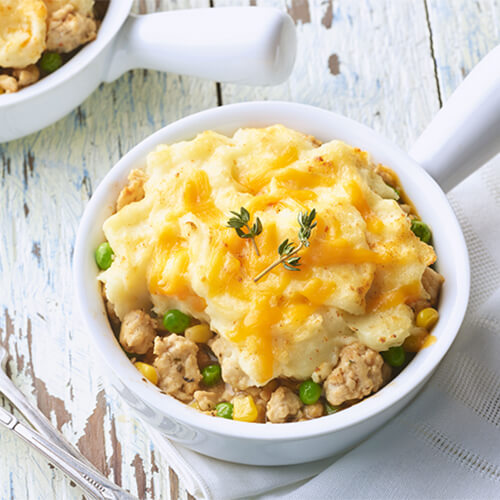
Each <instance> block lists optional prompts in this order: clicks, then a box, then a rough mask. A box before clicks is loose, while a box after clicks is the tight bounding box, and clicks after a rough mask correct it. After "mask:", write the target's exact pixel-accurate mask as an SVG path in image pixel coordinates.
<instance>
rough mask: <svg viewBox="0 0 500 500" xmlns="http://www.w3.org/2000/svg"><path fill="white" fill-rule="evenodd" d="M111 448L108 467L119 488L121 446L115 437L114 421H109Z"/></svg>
mask: <svg viewBox="0 0 500 500" xmlns="http://www.w3.org/2000/svg"><path fill="white" fill-rule="evenodd" d="M110 437H111V448H112V449H113V454H112V455H111V458H110V467H111V470H112V471H113V479H114V481H115V483H116V484H118V485H119V486H121V485H122V460H123V456H122V445H121V444H120V441H118V438H117V436H116V422H115V419H114V418H112V419H111V431H110Z"/></svg>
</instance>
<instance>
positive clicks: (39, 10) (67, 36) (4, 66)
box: [0, 0, 97, 94]
mask: <svg viewBox="0 0 500 500" xmlns="http://www.w3.org/2000/svg"><path fill="white" fill-rule="evenodd" d="M93 9H94V0H0V94H2V93H12V92H16V91H18V90H19V89H20V88H23V87H26V86H28V85H31V84H32V83H35V82H36V81H37V80H38V79H39V78H40V76H42V77H43V76H45V75H47V74H49V73H52V72H53V71H55V70H56V69H57V68H58V67H59V66H61V64H63V63H64V62H65V61H66V60H67V59H68V58H69V57H71V53H72V52H73V51H74V50H76V49H78V48H79V47H81V46H82V45H84V44H85V43H87V42H89V41H91V40H94V39H95V37H96V32H97V21H96V19H95V16H94V12H93ZM61 54H63V56H61Z"/></svg>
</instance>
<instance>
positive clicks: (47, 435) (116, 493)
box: [0, 370, 135, 500]
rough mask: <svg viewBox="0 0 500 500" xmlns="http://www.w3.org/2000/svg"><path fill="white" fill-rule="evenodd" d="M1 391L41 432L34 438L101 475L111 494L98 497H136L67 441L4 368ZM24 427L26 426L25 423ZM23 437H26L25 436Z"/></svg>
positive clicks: (100, 480)
mask: <svg viewBox="0 0 500 500" xmlns="http://www.w3.org/2000/svg"><path fill="white" fill-rule="evenodd" d="M0 393H2V394H3V395H4V396H5V397H7V399H9V400H10V402H11V403H12V404H13V405H14V406H15V407H16V408H17V409H18V410H19V411H20V412H21V413H22V414H23V415H24V417H25V418H26V420H27V421H28V422H29V423H30V424H31V425H32V426H33V427H34V428H35V429H36V430H37V431H38V432H39V434H36V433H35V434H36V436H37V438H36V439H35V438H34V439H35V440H37V442H38V441H39V440H40V439H42V440H44V441H45V442H46V443H51V445H53V446H55V447H57V448H58V449H59V450H61V452H64V453H65V454H66V455H68V456H70V457H71V458H72V459H73V460H76V461H78V462H79V463H81V464H82V466H84V467H86V468H87V469H88V470H89V471H91V472H92V475H90V477H94V476H96V475H98V476H99V482H100V484H102V486H103V487H104V488H105V489H106V490H107V491H108V492H109V496H107V497H102V494H101V496H100V497H98V498H116V499H124V500H125V499H134V498H135V497H133V496H132V495H130V494H129V493H127V492H126V491H125V490H123V489H122V488H120V487H119V486H117V485H116V484H114V483H113V482H112V481H110V480H109V479H108V478H106V477H105V476H103V475H102V474H101V473H100V472H99V471H98V470H97V469H96V468H95V467H94V466H93V465H92V464H91V463H90V462H89V461H88V460H87V458H86V457H85V456H84V455H82V454H81V453H80V452H79V451H78V450H77V449H76V448H74V447H73V446H72V445H71V444H70V443H69V442H68V441H66V439H65V438H64V437H63V435H62V434H61V433H60V432H59V431H58V430H57V429H56V428H55V427H53V425H52V424H51V423H50V421H49V420H48V419H47V418H46V417H45V415H44V414H43V413H42V412H41V411H40V410H39V408H38V407H35V406H32V405H31V404H30V403H29V401H28V400H27V399H26V396H25V395H24V394H23V393H22V392H21V391H20V390H19V389H18V388H17V387H16V386H15V385H14V383H13V382H12V380H11V379H10V378H9V377H8V376H7V374H6V373H5V372H4V371H3V370H0ZM0 409H1V408H0ZM0 422H1V419H0ZM2 423H3V422H2ZM19 425H21V424H19ZM23 427H26V426H24V425H23ZM26 429H27V430H28V431H31V429H29V428H28V427H26ZM31 432H33V431H31ZM22 437H23V436H22ZM23 439H25V438H24V437H23ZM25 440H26V439H25ZM44 454H45V453H44ZM45 455H46V454H45ZM46 456H47V455H46ZM63 470H64V469H63ZM68 475H69V474H68ZM88 475H89V474H88ZM75 482H76V480H75ZM82 487H83V486H82Z"/></svg>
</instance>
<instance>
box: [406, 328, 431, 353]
mask: <svg viewBox="0 0 500 500" xmlns="http://www.w3.org/2000/svg"><path fill="white" fill-rule="evenodd" d="M428 336H429V332H428V331H427V330H426V329H425V328H413V331H412V332H411V334H410V336H409V337H406V339H405V341H404V342H403V349H404V350H405V351H406V352H418V351H420V349H421V348H422V345H423V344H424V342H425V339H426V338H427V337H428Z"/></svg>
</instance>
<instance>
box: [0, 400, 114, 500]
mask: <svg viewBox="0 0 500 500" xmlns="http://www.w3.org/2000/svg"><path fill="white" fill-rule="evenodd" d="M0 423H1V424H3V425H4V426H5V427H7V428H8V429H10V430H12V431H14V432H15V433H16V434H17V435H18V436H19V437H21V438H22V439H23V440H24V441H26V443H28V444H29V445H31V446H33V447H34V448H36V449H37V450H38V451H40V452H41V453H42V454H43V455H44V456H45V457H47V458H48V459H49V461H50V462H51V463H53V464H54V465H56V466H57V467H58V468H59V469H60V470H62V471H63V472H64V473H65V474H66V475H67V476H69V477H70V478H71V479H73V481H74V482H75V483H76V484H78V485H79V486H80V487H81V488H82V489H83V490H84V491H86V492H87V493H89V494H90V495H92V496H93V497H94V498H98V499H102V500H105V499H108V498H110V499H111V498H116V497H115V496H107V495H105V493H103V491H102V489H101V488H100V487H99V483H98V482H96V481H95V479H93V477H95V476H96V472H95V471H94V470H92V469H90V468H89V467H88V466H87V465H86V464H83V463H82V462H79V461H78V460H76V459H75V458H74V457H73V456H71V455H70V454H69V453H67V452H66V451H64V450H63V449H61V448H59V447H58V446H56V445H54V444H53V443H51V442H50V441H48V440H47V439H45V438H44V437H43V436H41V435H40V434H38V433H37V432H36V431H34V430H32V429H30V428H29V427H28V426H26V425H24V424H22V423H21V422H19V420H18V419H17V418H16V417H15V416H14V415H12V414H11V413H9V412H7V411H5V410H4V409H3V408H0Z"/></svg>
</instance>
